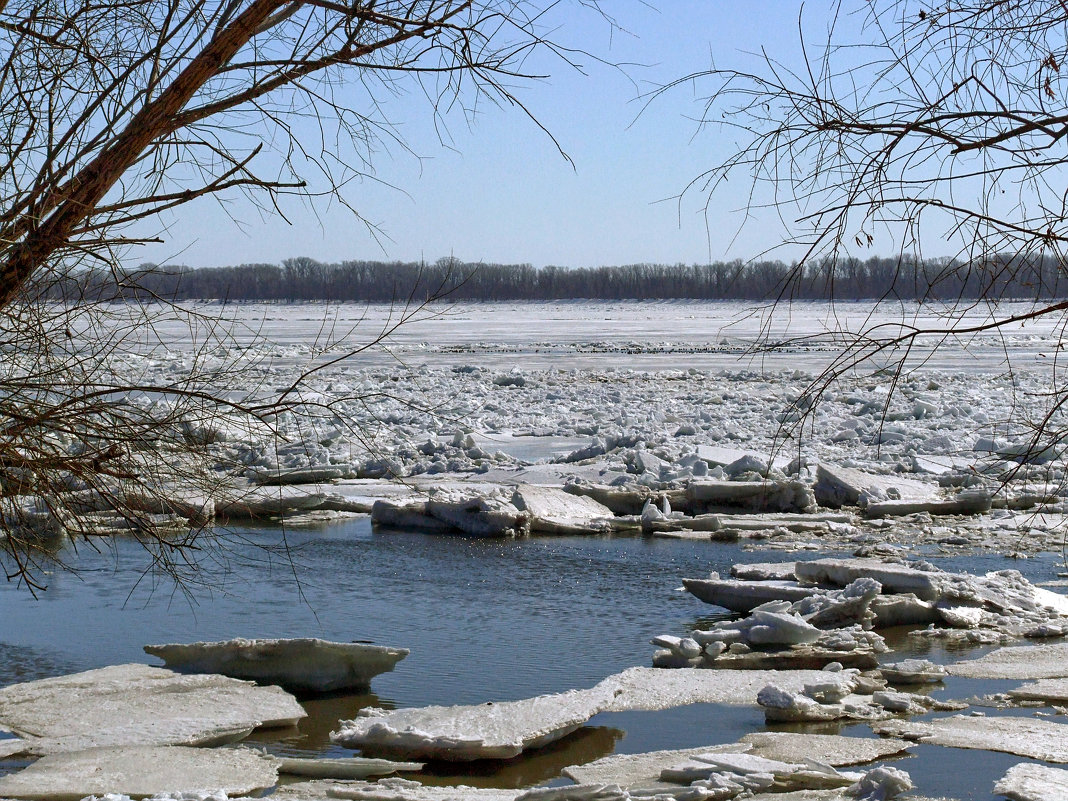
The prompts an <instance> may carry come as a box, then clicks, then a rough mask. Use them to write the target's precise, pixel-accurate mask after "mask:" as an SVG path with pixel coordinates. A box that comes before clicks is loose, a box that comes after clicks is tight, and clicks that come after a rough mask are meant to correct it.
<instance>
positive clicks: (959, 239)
mask: <svg viewBox="0 0 1068 801" xmlns="http://www.w3.org/2000/svg"><path fill="white" fill-rule="evenodd" d="M827 20H829V23H828V22H827ZM797 42H798V44H797V49H796V52H794V53H791V54H789V55H787V54H784V53H781V52H772V51H770V50H765V51H764V52H762V53H760V54H757V55H756V57H755V62H756V66H755V67H754V68H752V69H719V68H716V69H711V70H707V71H704V72H700V73H695V74H693V75H690V76H687V77H686V78H684V79H682V80H681V81H680V82H679V83H687V84H689V83H695V84H696V85H697V86H698V87H703V88H704V89H705V96H706V101H705V103H706V104H705V106H704V114H703V124H705V125H707V126H709V127H713V126H715V127H716V128H718V129H720V130H721V131H722V132H723V133H724V134H725V136H727V137H729V138H730V139H731V140H732V141H734V142H736V149H735V150H734V151H733V153H732V155H730V156H729V157H728V158H726V159H725V160H723V161H722V162H721V163H719V164H717V165H714V166H713V167H712V168H711V169H709V170H708V171H707V172H705V173H704V174H702V175H701V176H699V178H698V179H696V180H695V182H694V183H693V184H692V185H691V187H690V191H691V192H698V193H700V192H704V193H708V194H710V195H711V194H713V193H717V192H737V190H738V182H737V181H734V180H732V181H731V182H730V183H729V184H728V183H727V181H728V179H729V178H738V177H745V178H748V179H750V183H749V184H748V186H749V187H751V193H750V195H749V210H750V212H752V213H754V214H755V215H757V216H760V217H761V218H762V219H763V220H764V221H765V222H766V221H767V220H768V219H769V217H770V218H774V217H775V216H776V215H777V217H778V219H779V220H780V221H781V223H782V225H783V226H784V227H785V229H786V231H787V235H786V238H785V242H784V244H785V245H787V246H789V248H790V250H789V251H788V252H790V253H792V254H799V258H798V264H797V267H796V268H795V270H794V273H793V275H792V276H791V279H790V280H788V281H786V282H785V283H784V284H783V286H782V287H781V292H782V297H783V298H786V297H789V295H790V293H791V287H792V286H793V285H794V281H796V280H799V279H801V278H802V277H803V276H805V275H806V271H811V270H812V269H813V268H814V267H815V266H816V265H817V263H818V262H819V261H820V260H821V259H827V258H829V259H831V260H832V261H833V262H837V263H841V262H843V261H846V260H848V259H849V258H850V257H855V256H857V255H860V256H861V257H864V256H866V255H869V254H870V253H871V252H872V251H871V249H872V248H873V247H874V248H879V249H882V250H883V252H885V249H886V248H887V246H888V245H890V246H891V247H893V248H894V250H895V251H897V252H900V253H902V254H908V255H909V257H912V258H921V257H925V256H928V257H929V256H939V257H946V258H945V260H944V268H943V269H944V271H945V275H946V276H947V278H952V280H953V281H954V282H960V280H961V277H962V276H964V277H965V278H966V280H967V282H968V283H971V284H973V285H974V284H978V286H979V287H980V288H981V291H980V293H979V294H980V296H981V297H982V298H983V299H984V300H985V301H986V302H987V303H988V304H990V306H991V307H992V317H991V318H990V319H989V320H988V321H985V322H983V323H982V324H980V325H979V326H977V327H969V326H968V325H966V324H965V323H963V322H961V316H962V312H963V311H964V310H965V308H966V307H968V306H970V305H971V303H970V302H969V301H964V300H962V301H960V302H959V303H957V304H953V305H952V306H951V308H950V309H949V311H948V315H947V316H946V318H945V320H946V322H945V325H944V326H940V327H938V328H934V329H929V328H920V327H916V326H914V325H910V324H908V323H907V322H905V321H903V322H902V324H901V325H896V326H880V327H878V328H871V329H869V330H867V331H864V332H862V333H861V335H860V336H857V337H856V338H855V339H854V341H853V347H852V348H851V349H850V350H849V352H848V353H847V354H846V355H845V356H843V357H842V358H841V359H840V360H838V361H837V362H835V364H834V365H832V367H831V368H830V369H829V370H828V372H827V373H826V374H825V375H824V376H822V377H821V380H820V381H818V382H816V383H815V384H814V385H813V388H812V390H813V392H814V393H818V392H819V391H820V388H821V387H822V386H824V385H825V381H826V379H829V378H833V377H834V376H836V375H839V374H841V373H842V372H844V371H846V370H849V369H851V368H852V367H854V366H855V365H857V364H858V363H861V362H864V361H867V360H871V359H873V358H876V357H878V358H880V359H881V358H884V357H886V358H890V359H891V361H896V363H897V365H898V366H899V367H900V366H901V365H902V364H903V363H904V355H907V354H908V352H909V349H910V348H911V347H912V346H913V344H914V343H915V342H916V341H917V339H918V338H919V337H924V336H936V337H939V336H940V337H946V336H967V335H970V334H974V333H976V332H977V331H980V330H981V331H984V332H996V331H998V330H1004V329H1006V328H1007V327H1009V326H1017V327H1018V326H1019V324H1020V323H1022V322H1025V321H1026V320H1027V319H1031V318H1033V317H1037V316H1044V315H1061V314H1063V313H1064V311H1065V310H1066V309H1068V304H1065V303H1064V302H1061V301H1059V300H1055V301H1049V302H1041V301H1040V302H1037V303H1035V304H1034V305H1033V306H1032V307H1030V308H1029V309H1027V310H1026V311H1023V312H1020V311H1019V310H1018V308H1017V310H1016V311H1015V312H1002V311H999V310H998V309H997V304H998V301H1000V300H1001V299H1002V298H1001V287H1003V286H1004V285H1005V284H1006V283H1009V282H1011V281H1012V280H1013V279H1014V277H1015V274H1016V271H1017V270H1018V269H1019V268H1020V267H1021V266H1022V265H1027V264H1029V263H1031V262H1032V261H1033V260H1034V259H1042V260H1044V261H1046V262H1047V263H1048V261H1049V260H1054V261H1055V262H1056V263H1058V264H1059V265H1060V269H1061V271H1062V272H1063V270H1064V265H1065V261H1064V259H1065V252H1066V248H1065V246H1066V244H1068V207H1066V204H1068V195H1066V191H1065V187H1066V186H1068V180H1066V179H1068V149H1066V142H1068V64H1066V59H1068V6H1066V5H1065V3H1063V2H1061V1H1060V0H1028V1H1027V2H1019V1H1018V0H946V1H945V2H925V1H924V0H841V1H840V2H834V3H831V5H830V9H829V13H828V14H826V15H824V14H823V10H822V9H821V10H820V11H819V12H817V11H816V10H815V9H814V8H813V7H811V6H808V7H806V8H805V10H804V11H803V12H802V16H801V18H800V20H799V26H798V37H797ZM938 283H939V281H938V276H934V281H933V282H932V285H933V286H937V285H938ZM887 294H888V295H889V296H891V297H893V296H894V292H893V291H888V292H887ZM1041 294H1042V292H1041V290H1039V291H1038V292H1037V293H1036V296H1041ZM846 299H848V298H846ZM903 354H904V355H903ZM1051 387H1052V389H1053V391H1054V395H1053V396H1052V401H1051V405H1050V409H1049V410H1048V411H1049V414H1050V415H1051V416H1055V415H1056V414H1057V413H1058V412H1059V408H1060V406H1061V404H1062V403H1063V401H1064V393H1063V390H1062V389H1061V388H1062V387H1063V382H1062V381H1060V379H1059V378H1057V377H1056V376H1055V377H1054V378H1053V380H1052V383H1051ZM1051 419H1052V417H1047V418H1046V419H1043V420H1039V421H1036V422H1035V423H1034V428H1033V435H1034V438H1035V443H1036V446H1037V444H1038V443H1039V441H1040V440H1041V438H1042V436H1044V435H1045V434H1050V435H1055V432H1052V431H1048V430H1047V429H1049V428H1050V426H1049V422H1050V420H1051Z"/></svg>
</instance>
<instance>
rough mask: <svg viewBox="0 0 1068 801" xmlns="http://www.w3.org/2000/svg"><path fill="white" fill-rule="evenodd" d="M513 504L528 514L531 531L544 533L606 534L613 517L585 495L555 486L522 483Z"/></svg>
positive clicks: (608, 510)
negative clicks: (565, 490) (574, 493)
mask: <svg viewBox="0 0 1068 801" xmlns="http://www.w3.org/2000/svg"><path fill="white" fill-rule="evenodd" d="M512 503H513V504H514V505H515V507H516V508H517V509H519V510H520V511H523V512H526V513H527V514H529V515H530V530H531V531H533V532H540V533H544V534H590V533H600V532H607V531H609V530H610V528H611V525H610V523H609V520H610V519H611V518H612V517H614V513H613V512H612V510H611V509H609V508H608V507H607V506H605V505H604V504H603V503H600V502H598V501H595V500H594V499H593V498H590V497H588V496H586V495H573V494H572V493H570V492H564V491H563V490H562V489H559V488H557V487H539V486H536V485H534V484H521V485H520V486H518V487H517V488H516V490H515V493H514V494H513V495H512Z"/></svg>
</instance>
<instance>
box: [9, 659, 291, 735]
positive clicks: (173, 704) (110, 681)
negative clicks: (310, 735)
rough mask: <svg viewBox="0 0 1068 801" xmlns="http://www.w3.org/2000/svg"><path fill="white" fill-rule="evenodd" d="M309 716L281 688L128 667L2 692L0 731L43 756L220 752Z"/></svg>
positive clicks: (101, 669) (31, 683)
mask: <svg viewBox="0 0 1068 801" xmlns="http://www.w3.org/2000/svg"><path fill="white" fill-rule="evenodd" d="M306 714H307V713H306V712H305V711H304V709H303V708H302V707H301V706H300V704H298V703H297V700H296V699H295V698H293V696H291V695H289V694H288V693H286V692H285V691H283V690H281V689H279V688H278V687H257V686H256V685H254V684H252V683H250V682H245V681H239V680H238V679H231V678H227V677H225V676H212V675H193V676H182V675H179V674H177V673H174V672H173V671H170V670H165V669H164V668H154V667H149V666H148V665H140V664H129V665H113V666H111V667H106V668H100V669H98V670H89V671H86V672H84V673H76V674H73V675H70V676H57V677H55V678H51V679H41V680H40V681H32V682H25V683H22V684H13V685H10V686H8V687H4V688H2V689H0V725H2V726H4V727H6V728H9V729H11V731H13V732H15V733H16V734H19V735H21V736H22V737H24V739H25V740H26V744H27V748H26V750H27V751H28V752H29V753H34V754H46V753H54V752H63V751H78V750H82V749H85V748H96V747H102V746H116V745H217V744H220V743H225V742H234V741H236V740H239V739H242V738H243V737H245V736H246V735H247V734H249V733H250V732H251V731H252V730H253V729H256V728H259V727H283V726H292V725H295V724H296V722H297V721H298V720H300V719H301V718H303V717H305V716H306Z"/></svg>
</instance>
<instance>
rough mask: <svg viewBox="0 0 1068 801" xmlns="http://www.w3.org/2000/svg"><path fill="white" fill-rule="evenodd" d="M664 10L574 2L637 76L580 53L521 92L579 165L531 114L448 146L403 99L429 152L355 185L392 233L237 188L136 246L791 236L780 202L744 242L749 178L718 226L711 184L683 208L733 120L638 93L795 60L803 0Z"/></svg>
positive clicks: (676, 98)
mask: <svg viewBox="0 0 1068 801" xmlns="http://www.w3.org/2000/svg"><path fill="white" fill-rule="evenodd" d="M656 5H657V6H659V8H654V7H653V5H652V4H647V3H644V2H641V0H612V2H610V3H608V4H607V6H606V7H609V8H610V10H611V12H612V13H613V14H614V15H616V18H617V19H618V21H619V23H620V24H621V25H622V26H623V27H624V28H625V29H626V30H627V32H623V33H621V32H619V31H615V32H612V31H611V30H610V28H609V26H608V25H606V24H605V23H604V21H603V20H601V19H599V18H597V17H596V15H593V14H590V13H588V12H582V11H581V10H579V9H577V8H576V6H575V5H572V4H570V3H563V4H561V5H560V6H559V7H558V10H557V17H558V18H557V19H556V20H555V22H556V23H558V25H559V27H558V29H557V31H556V33H555V34H554V37H555V38H556V39H557V40H559V41H562V42H564V43H566V44H568V45H570V46H573V47H580V48H583V49H585V50H588V51H589V52H590V53H592V54H594V55H596V56H598V57H600V58H602V59H604V60H605V61H608V62H616V63H627V64H630V66H627V67H626V68H625V69H626V74H624V73H623V72H621V71H620V70H617V69H614V68H612V67H609V66H606V65H605V64H601V63H597V61H596V60H594V59H592V58H589V57H587V56H579V57H578V58H579V60H581V62H582V64H583V67H584V70H585V73H586V74H582V73H580V72H578V71H576V70H573V69H570V68H568V67H566V66H565V65H562V64H555V65H552V67H551V68H552V75H551V77H550V78H548V79H546V80H545V81H542V82H538V83H535V84H532V85H528V86H525V87H522V88H521V89H520V90H519V92H518V95H519V97H520V98H521V99H522V100H523V101H524V102H525V103H526V105H527V106H528V108H529V109H530V111H531V112H532V113H533V114H534V115H535V116H536V118H537V119H538V120H539V121H540V122H541V123H542V124H543V125H544V126H545V127H546V128H547V129H548V130H549V131H551V133H552V134H553V135H554V136H555V137H556V139H557V141H559V143H560V145H561V147H562V148H563V149H564V150H565V151H566V152H567V154H568V155H569V156H570V158H571V159H572V161H573V162H574V166H572V164H570V163H568V161H567V160H565V159H564V158H562V157H561V156H560V154H559V153H558V152H557V150H556V148H555V146H554V144H553V142H552V141H551V139H550V138H549V137H547V136H546V135H545V134H544V133H543V132H542V131H541V130H539V129H538V128H537V126H535V125H534V124H533V123H532V122H531V121H530V120H529V119H527V118H526V117H525V116H524V115H523V113H522V112H521V111H520V110H519V109H515V108H494V107H492V106H486V107H484V108H483V109H482V110H481V112H480V114H479V115H478V116H477V118H476V119H474V121H473V122H471V124H470V125H469V124H468V123H467V122H466V121H465V120H464V118H463V117H462V116H459V115H453V116H450V117H448V118H447V124H448V134H447V135H448V136H449V137H451V140H452V141H451V142H449V143H448V146H443V145H442V143H441V142H440V140H439V137H438V135H437V134H436V133H435V131H434V128H433V126H432V125H431V123H430V119H429V115H428V106H427V104H426V102H425V99H423V98H420V97H418V96H417V95H416V94H414V93H413V94H410V95H408V96H403V97H398V98H387V99H386V101H385V108H384V113H385V114H387V115H388V116H389V118H390V119H391V120H393V121H395V122H396V123H397V124H398V126H400V130H401V131H402V133H403V135H404V137H405V139H406V141H407V144H408V146H409V147H410V148H411V149H412V151H414V152H415V153H416V154H417V155H418V156H419V158H416V157H415V156H413V155H412V154H410V153H406V152H404V151H403V150H401V149H399V148H393V149H391V150H390V151H389V152H380V153H378V154H376V156H375V158H374V163H373V167H374V176H373V178H364V179H363V180H358V181H354V182H352V183H350V184H349V185H348V186H347V187H346V190H345V196H346V199H347V201H348V202H349V203H350V204H351V205H352V206H353V207H354V208H356V209H357V210H358V211H359V212H360V214H361V215H362V216H363V217H364V218H366V219H367V220H369V221H371V222H373V223H374V224H376V225H377V226H378V227H379V228H380V229H381V231H382V236H380V237H379V241H378V242H376V241H375V239H374V238H373V237H372V236H371V234H370V233H369V232H368V231H367V229H366V228H365V227H364V226H362V225H360V224H359V223H358V222H357V221H356V220H354V219H353V217H352V215H351V213H350V212H348V211H347V210H345V209H343V208H341V207H340V205H339V204H338V203H337V202H333V203H331V202H327V201H326V200H321V201H318V202H316V203H315V204H314V206H309V205H307V204H299V203H290V204H288V205H286V206H284V207H283V209H284V211H285V212H286V215H287V217H288V219H289V221H290V223H289V224H287V223H286V222H285V221H283V220H282V219H280V218H278V217H274V216H267V217H264V216H263V215H261V214H260V213H259V212H258V211H256V210H255V209H253V208H251V207H249V206H246V205H244V204H243V203H242V202H241V201H239V200H235V201H234V202H233V203H232V204H231V205H230V206H229V207H228V208H229V213H230V215H231V216H232V217H233V218H234V219H236V220H237V221H239V222H240V223H241V224H240V225H238V224H237V223H236V222H234V221H232V220H231V219H229V218H228V217H227V215H226V214H224V213H222V211H221V209H220V207H219V205H218V204H217V203H216V202H215V201H211V200H208V201H203V202H198V203H197V204H195V205H193V206H189V207H186V208H184V209H183V210H182V211H181V212H180V213H179V214H178V215H177V216H176V217H174V218H173V219H169V220H167V221H166V222H167V223H168V230H167V231H166V232H164V234H163V236H164V237H165V238H166V243H165V244H164V245H151V246H147V247H143V248H137V249H135V250H134V251H132V252H131V253H130V254H128V257H127V260H128V261H130V262H131V263H139V262H142V261H155V262H159V263H164V262H170V263H181V264H187V265H189V266H193V267H208V266H219V265H230V264H239V263H247V262H273V263H278V262H280V261H281V260H282V259H285V258H289V257H293V256H310V257H312V258H315V259H318V260H320V261H340V260H344V259H389V260H392V259H399V260H405V261H408V260H417V259H420V258H425V259H427V260H428V261H433V260H435V259H437V258H439V257H441V256H448V255H455V256H457V257H459V258H460V259H462V260H464V261H485V262H501V263H517V262H529V263H532V264H535V265H539V266H540V265H545V264H558V265H566V266H575V267H578V266H596V265H604V264H627V263H635V262H661V263H675V262H684V263H703V262H707V261H709V260H710V259H711V260H719V259H730V258H735V257H740V258H749V257H752V256H754V255H756V254H758V253H760V252H762V251H764V250H766V249H767V248H768V247H769V246H771V245H773V244H774V242H775V241H776V239H777V237H779V236H780V231H779V229H778V227H777V225H776V224H775V221H774V218H773V216H772V215H770V214H769V215H768V219H767V220H758V221H757V222H756V224H749V225H747V226H746V228H745V229H744V230H743V231H742V233H741V235H740V236H739V237H738V238H737V239H735V234H736V233H737V231H738V227H739V225H740V223H741V221H742V218H741V215H740V214H739V213H737V210H739V209H741V208H743V207H744V205H745V199H746V191H747V189H748V186H747V185H745V184H744V183H742V182H739V184H738V185H737V190H736V191H731V192H721V193H718V194H717V195H716V196H715V197H713V198H712V201H711V206H710V214H709V216H708V219H707V223H708V224H707V225H706V217H705V215H704V213H703V208H702V207H703V203H704V200H705V198H704V197H703V196H701V195H700V194H699V193H697V194H694V195H692V196H689V197H688V198H685V199H684V200H683V202H682V203H681V205H680V204H679V203H678V202H676V201H675V200H673V199H672V198H673V197H675V196H677V195H678V194H679V193H680V192H681V191H682V190H683V189H684V188H685V187H686V185H687V183H688V182H689V181H691V180H692V179H693V178H695V177H696V176H697V175H698V174H699V173H700V172H701V171H702V170H703V169H705V168H707V167H708V166H710V165H711V164H713V163H714V162H715V160H716V156H717V153H718V154H720V155H722V153H723V152H725V148H726V147H728V146H729V139H728V138H726V134H724V133H722V132H719V133H717V132H716V131H705V132H702V133H698V132H697V127H698V126H697V124H696V122H695V121H694V117H695V116H696V115H699V113H700V110H701V105H700V103H699V98H700V95H701V92H702V90H701V87H700V86H699V85H698V86H695V87H688V86H683V87H679V88H677V89H676V90H674V91H673V92H672V93H671V94H670V95H668V96H666V97H663V98H660V99H658V100H656V101H655V102H653V103H652V104H651V105H649V106H648V107H646V108H644V110H643V105H644V104H643V101H642V100H641V99H640V96H641V95H642V94H643V93H647V92H649V91H650V90H651V89H652V88H653V87H654V86H656V85H658V84H662V83H665V82H668V81H671V80H674V79H677V78H679V77H680V76H683V75H686V74H688V73H691V72H695V71H699V70H701V69H705V68H707V67H708V66H709V65H710V64H711V63H712V60H713V58H714V59H715V62H716V63H717V64H719V65H728V64H729V65H732V66H736V65H739V64H746V63H749V64H751V63H752V57H751V56H746V55H745V53H746V52H749V53H752V52H755V51H759V50H760V49H761V48H762V47H766V48H768V49H769V51H770V52H773V53H775V54H776V56H777V57H781V58H783V59H784V60H785V61H788V62H789V61H795V60H796V58H797V54H798V52H799V44H798V9H799V7H800V3H798V2H794V0H744V1H743V0H736V1H735V2H709V0H662V1H661V2H658V3H656ZM826 5H829V2H828V3H827V4H823V3H819V2H817V3H809V4H808V6H806V8H805V16H804V20H805V29H806V32H809V31H811V32H812V34H814V35H815V37H816V38H819V36H820V35H821V33H822V32H823V31H825V29H826V20H825V18H824V16H822V15H825V14H826ZM535 66H538V67H540V66H541V65H535ZM639 112H640V113H639Z"/></svg>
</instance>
